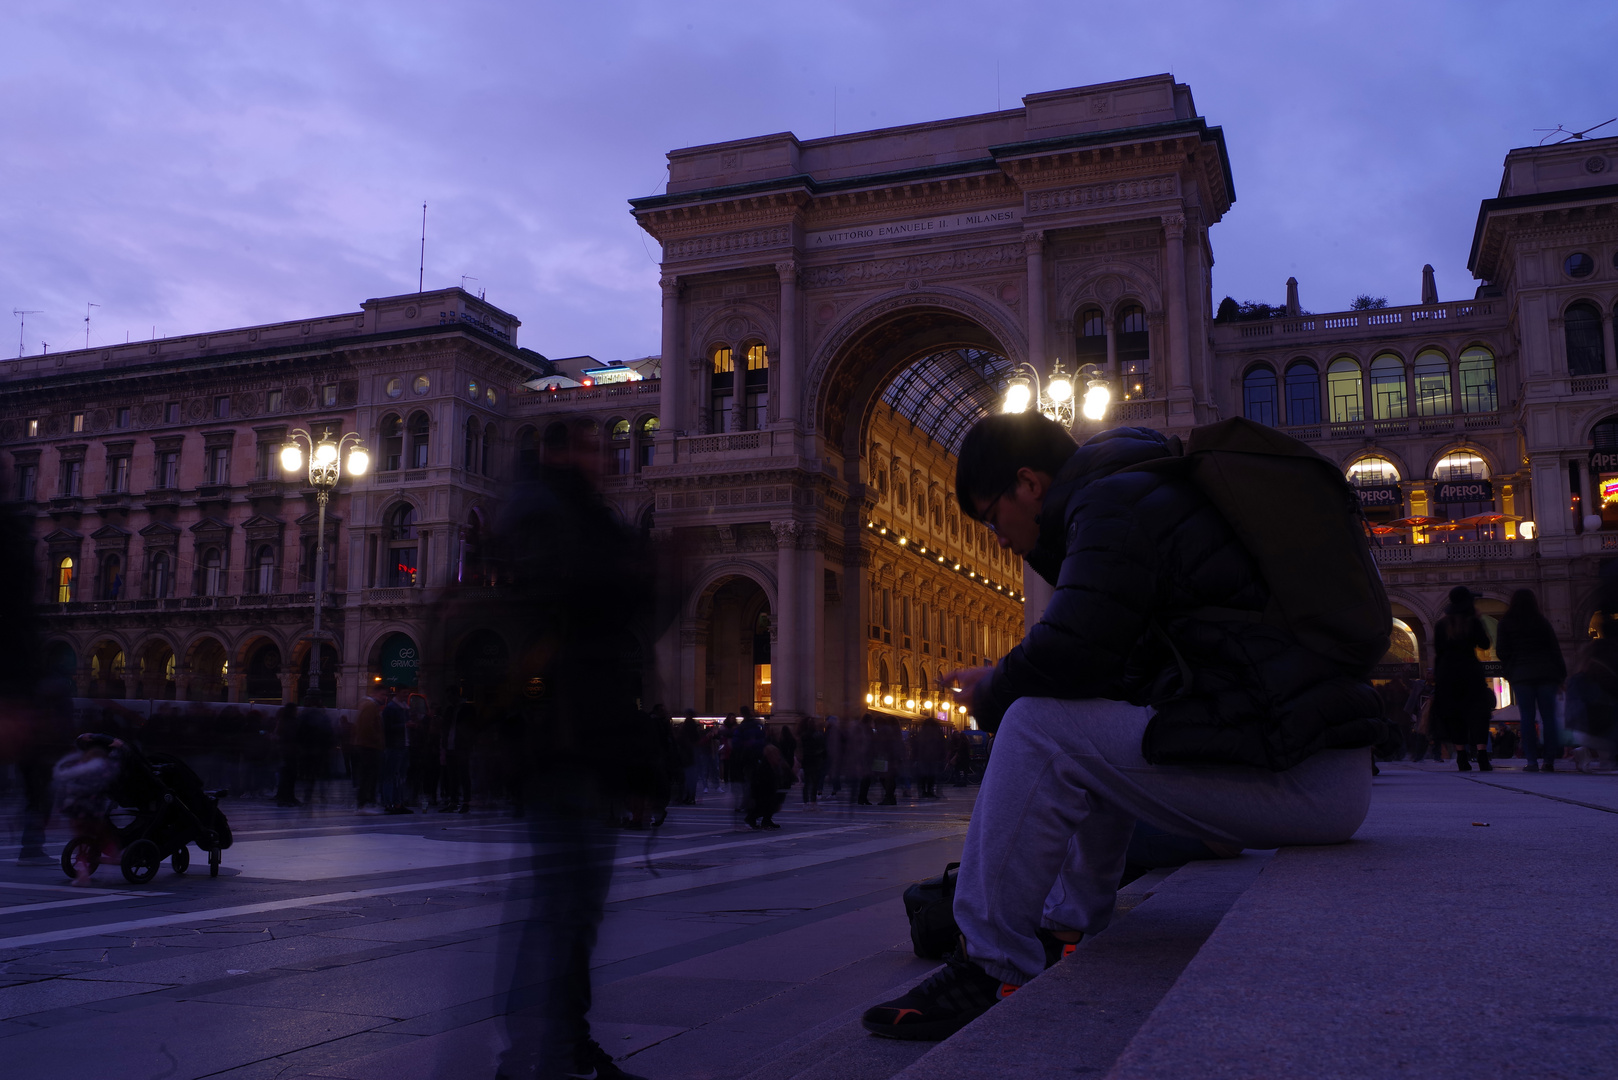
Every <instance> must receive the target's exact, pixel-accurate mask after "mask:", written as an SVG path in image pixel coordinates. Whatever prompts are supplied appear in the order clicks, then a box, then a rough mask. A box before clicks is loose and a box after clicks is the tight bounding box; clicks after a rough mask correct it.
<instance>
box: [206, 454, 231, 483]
mask: <svg viewBox="0 0 1618 1080" xmlns="http://www.w3.org/2000/svg"><path fill="white" fill-rule="evenodd" d="M208 483H210V484H228V483H230V450H229V449H228V448H227V447H223V446H216V447H214V448H212V449H211V450H209V451H208Z"/></svg>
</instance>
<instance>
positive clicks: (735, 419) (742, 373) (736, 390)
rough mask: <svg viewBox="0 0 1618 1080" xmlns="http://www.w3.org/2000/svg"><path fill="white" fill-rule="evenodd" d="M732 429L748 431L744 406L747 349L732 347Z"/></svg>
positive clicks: (745, 400)
mask: <svg viewBox="0 0 1618 1080" xmlns="http://www.w3.org/2000/svg"><path fill="white" fill-rule="evenodd" d="M730 380H731V381H730V430H732V431H746V430H747V423H746V419H747V418H746V416H745V415H744V414H743V411H742V410H743V408H744V406H745V405H746V403H747V350H746V349H745V348H741V349H738V348H734V347H733V348H732V350H731V354H730Z"/></svg>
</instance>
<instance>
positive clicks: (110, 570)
mask: <svg viewBox="0 0 1618 1080" xmlns="http://www.w3.org/2000/svg"><path fill="white" fill-rule="evenodd" d="M123 591H124V561H123V559H121V558H119V557H118V556H117V555H103V556H102V557H101V599H103V600H116V599H118V597H119V596H120V594H122V593H123Z"/></svg>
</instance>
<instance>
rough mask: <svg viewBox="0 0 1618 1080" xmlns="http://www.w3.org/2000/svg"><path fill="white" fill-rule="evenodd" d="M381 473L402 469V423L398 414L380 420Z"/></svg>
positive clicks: (391, 414)
mask: <svg viewBox="0 0 1618 1080" xmlns="http://www.w3.org/2000/svg"><path fill="white" fill-rule="evenodd" d="M381 430H382V471H383V472H392V471H394V470H395V469H400V468H403V467H404V421H403V420H401V419H399V414H398V413H389V414H388V415H386V416H384V417H383V418H382V429H381Z"/></svg>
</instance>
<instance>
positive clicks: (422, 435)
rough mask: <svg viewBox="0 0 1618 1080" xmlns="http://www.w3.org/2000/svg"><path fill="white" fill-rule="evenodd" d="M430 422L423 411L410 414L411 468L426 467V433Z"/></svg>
mask: <svg viewBox="0 0 1618 1080" xmlns="http://www.w3.org/2000/svg"><path fill="white" fill-rule="evenodd" d="M429 428H430V424H429V422H428V420H427V414H426V413H424V412H418V413H412V414H411V415H410V467H411V468H412V469H425V468H426V467H427V433H428V430H429Z"/></svg>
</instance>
